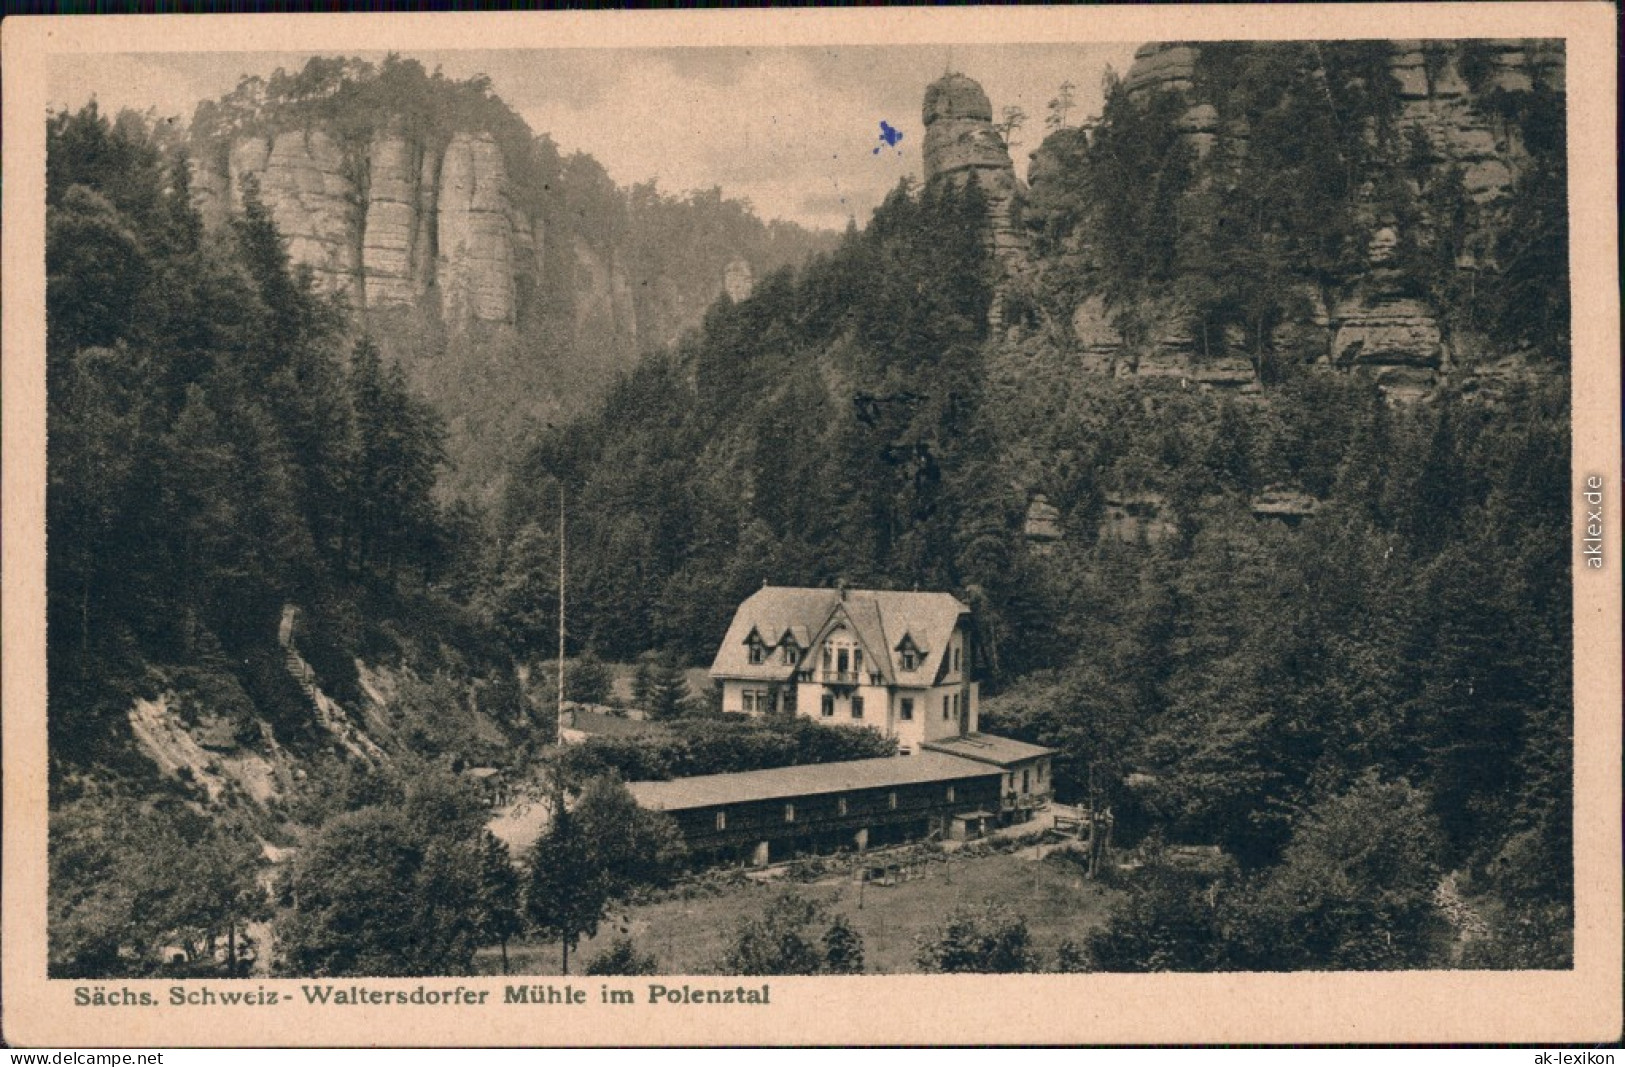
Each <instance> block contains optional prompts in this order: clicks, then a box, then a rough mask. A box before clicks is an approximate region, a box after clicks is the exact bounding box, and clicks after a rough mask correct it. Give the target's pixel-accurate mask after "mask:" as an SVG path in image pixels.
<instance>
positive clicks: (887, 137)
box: [871, 119, 903, 156]
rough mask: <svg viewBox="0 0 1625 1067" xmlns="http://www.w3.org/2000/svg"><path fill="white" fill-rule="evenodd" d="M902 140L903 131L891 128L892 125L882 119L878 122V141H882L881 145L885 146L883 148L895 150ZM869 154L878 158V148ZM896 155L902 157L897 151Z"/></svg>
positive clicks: (900, 152)
mask: <svg viewBox="0 0 1625 1067" xmlns="http://www.w3.org/2000/svg"><path fill="white" fill-rule="evenodd" d="M902 139H903V131H902V130H899V129H895V128H893V126H892V124H891V123H889V122H887V121H885V120H884V119H882V120H881V122H880V140H881V141H882V143H884V144H885V146H886V147H887V148H896V147H897V142H898V141H901V140H902ZM871 154H872V155H877V156H878V155H879V154H880V149H878V148H877V149H875V150H874V152H873V153H871ZM897 154H898V155H902V154H903V153H902V151H901V150H900V149H899V151H898V153H897Z"/></svg>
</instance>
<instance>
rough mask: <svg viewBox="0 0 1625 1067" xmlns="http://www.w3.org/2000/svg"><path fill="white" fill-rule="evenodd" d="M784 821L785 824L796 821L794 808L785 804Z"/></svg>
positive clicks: (792, 805)
mask: <svg viewBox="0 0 1625 1067" xmlns="http://www.w3.org/2000/svg"><path fill="white" fill-rule="evenodd" d="M784 821H785V822H795V821H796V806H795V805H794V804H786V805H785V806H784Z"/></svg>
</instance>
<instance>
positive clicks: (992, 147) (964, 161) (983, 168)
mask: <svg viewBox="0 0 1625 1067" xmlns="http://www.w3.org/2000/svg"><path fill="white" fill-rule="evenodd" d="M922 117H923V119H924V123H925V149H924V156H925V180H926V184H928V185H929V184H930V183H931V182H934V181H953V182H966V181H971V180H974V181H976V182H978V183H979V184H980V185H981V187H982V192H983V193H984V194H985V195H986V196H987V207H988V221H989V224H990V225H989V232H990V233H991V235H992V240H993V250H994V253H995V255H997V256H998V257H999V259H1000V261H1001V262H1003V263H1004V264H1005V266H1006V267H1007V268H1009V267H1019V266H1022V265H1024V264H1025V262H1026V253H1027V242H1026V238H1025V236H1024V235H1023V234H1022V233H1021V231H1020V230H1019V228H1018V227H1017V226H1016V224H1015V211H1014V206H1015V202H1016V199H1017V198H1018V197H1019V196H1020V195H1021V193H1022V189H1021V182H1020V181H1019V180H1018V179H1017V178H1016V168H1015V166H1014V165H1013V164H1012V163H1011V162H1010V152H1009V150H1008V149H1007V148H1006V146H1005V143H1004V138H1003V137H1002V136H1000V134H999V131H998V130H996V129H994V128H993V105H992V104H991V103H990V102H989V101H988V98H987V93H985V92H983V91H982V87H981V86H980V85H978V84H977V83H976V82H975V81H974V80H973V79H971V78H967V77H966V76H965V75H963V74H944V75H943V76H942V77H940V78H938V79H937V80H936V81H934V82H932V83H931V84H930V86H928V87H927V88H926V90H925V107H924V109H923V116H922Z"/></svg>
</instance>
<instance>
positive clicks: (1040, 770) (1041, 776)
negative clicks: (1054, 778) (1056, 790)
mask: <svg viewBox="0 0 1625 1067" xmlns="http://www.w3.org/2000/svg"><path fill="white" fill-rule="evenodd" d="M1036 777H1037V780H1038V781H1040V782H1042V781H1043V780H1044V765H1043V764H1042V763H1040V764H1039V765H1038V774H1037V776H1036Z"/></svg>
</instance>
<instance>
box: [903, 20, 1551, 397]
mask: <svg viewBox="0 0 1625 1067" xmlns="http://www.w3.org/2000/svg"><path fill="white" fill-rule="evenodd" d="M1210 47H1214V46H1207V45H1203V44H1193V43H1186V42H1163V43H1154V44H1147V45H1145V46H1143V47H1141V48H1140V49H1139V50H1138V51H1137V52H1136V53H1135V61H1134V64H1133V66H1132V68H1131V69H1130V70H1129V71H1128V73H1127V75H1126V76H1125V77H1124V79H1123V83H1122V88H1123V91H1124V92H1125V93H1126V95H1127V97H1128V98H1129V100H1131V101H1134V102H1137V103H1140V104H1142V105H1143V104H1147V103H1149V102H1150V101H1151V100H1152V99H1153V97H1156V98H1157V99H1165V98H1166V96H1170V95H1171V96H1172V97H1173V98H1174V99H1175V100H1176V101H1177V102H1178V104H1179V105H1180V106H1182V107H1183V110H1179V108H1178V107H1176V109H1175V112H1174V115H1175V118H1174V126H1175V130H1176V131H1177V133H1178V136H1179V138H1180V139H1181V140H1182V141H1183V142H1184V143H1185V144H1187V145H1188V146H1190V147H1191V149H1192V150H1193V154H1194V156H1195V158H1197V159H1198V160H1200V159H1202V158H1204V157H1207V156H1209V154H1210V153H1211V152H1212V151H1213V149H1214V148H1215V146H1216V145H1218V144H1219V143H1221V142H1223V143H1225V145H1226V147H1227V154H1226V155H1225V156H1224V157H1223V158H1224V159H1225V160H1226V161H1229V160H1242V159H1245V157H1246V156H1247V155H1248V153H1249V145H1250V138H1251V136H1252V135H1251V133H1250V132H1249V130H1248V129H1247V123H1246V118H1245V115H1243V114H1241V113H1240V112H1239V110H1238V106H1237V104H1236V102H1235V98H1234V97H1233V96H1226V95H1225V89H1224V87H1223V84H1222V72H1223V71H1224V70H1226V69H1228V67H1227V63H1229V62H1231V60H1232V59H1233V57H1230V58H1227V59H1226V60H1225V61H1224V62H1218V63H1215V64H1214V65H1212V66H1204V49H1207V48H1210ZM1223 47H1233V46H1223ZM1387 48H1388V57H1387V60H1386V66H1387V70H1388V72H1389V74H1390V75H1391V76H1392V81H1391V83H1388V84H1385V85H1382V86H1381V87H1379V90H1378V92H1377V94H1376V95H1377V96H1379V97H1383V98H1384V102H1383V104H1382V105H1381V106H1382V107H1384V108H1387V109H1388V110H1387V111H1386V112H1384V114H1385V116H1386V117H1385V119H1384V122H1385V123H1386V125H1385V126H1384V127H1383V129H1384V130H1385V133H1384V134H1382V135H1381V136H1382V138H1386V139H1381V138H1380V137H1379V133H1378V123H1377V121H1376V120H1375V119H1371V120H1369V121H1368V122H1367V124H1366V127H1365V130H1366V132H1365V138H1366V141H1367V144H1368V145H1369V146H1370V147H1371V148H1373V149H1375V150H1376V151H1378V152H1380V153H1387V155H1388V156H1389V157H1391V162H1392V165H1393V170H1394V174H1395V177H1396V179H1398V180H1401V181H1407V182H1409V183H1410V184H1409V186H1408V188H1409V189H1410V195H1411V196H1412V197H1413V198H1414V201H1413V202H1420V201H1421V192H1422V189H1423V188H1424V186H1425V185H1427V183H1429V182H1432V181H1434V178H1432V177H1428V178H1425V179H1424V178H1422V177H1420V175H1423V174H1431V175H1434V176H1437V177H1441V178H1442V177H1445V176H1448V175H1450V174H1451V173H1452V172H1454V173H1455V174H1459V175H1460V177H1461V180H1462V185H1463V186H1464V188H1465V194H1466V202H1467V204H1468V207H1469V209H1470V210H1472V211H1473V212H1475V214H1474V215H1473V218H1474V219H1475V220H1476V221H1475V222H1474V223H1473V225H1474V226H1479V227H1483V226H1492V227H1493V225H1495V218H1496V214H1495V212H1496V210H1497V208H1496V205H1497V202H1498V201H1500V200H1501V199H1502V198H1503V197H1505V196H1507V195H1508V194H1509V191H1510V190H1511V188H1512V186H1513V183H1514V182H1515V181H1516V180H1517V178H1518V175H1519V173H1520V171H1521V170H1522V169H1523V168H1525V167H1526V166H1528V164H1529V161H1530V158H1531V157H1530V154H1529V150H1528V148H1527V146H1525V145H1524V144H1523V141H1522V136H1523V134H1522V127H1521V125H1520V123H1519V122H1518V121H1514V120H1512V119H1511V118H1510V117H1509V116H1511V115H1513V114H1515V113H1516V107H1517V105H1516V103H1515V100H1514V98H1515V97H1516V95H1517V94H1520V93H1528V92H1529V91H1530V90H1532V89H1537V88H1545V89H1551V90H1556V91H1561V89H1562V86H1563V53H1562V46H1561V43H1560V42H1547V41H1472V42H1424V41H1394V42H1391V43H1389V44H1388V45H1387ZM1305 56H1307V57H1309V59H1310V61H1311V62H1313V61H1314V60H1313V54H1312V53H1305V52H1302V51H1301V50H1300V53H1299V58H1300V59H1302V58H1304V57H1305ZM1317 76H1318V77H1319V78H1321V79H1322V85H1323V86H1325V82H1324V79H1325V78H1326V73H1325V71H1324V70H1321V71H1320V72H1319V74H1318V75H1317ZM944 81H945V82H946V81H947V79H945V80H944ZM939 84H943V83H939ZM972 84H974V83H972ZM947 89H951V90H953V91H951V92H950V91H947ZM947 89H945V91H944V94H943V98H944V99H945V100H947V101H949V104H948V105H947V106H946V107H945V106H944V105H939V107H938V110H946V111H948V112H950V113H952V114H953V115H955V116H959V115H961V114H963V115H967V116H979V115H981V114H983V113H984V112H985V108H980V106H979V105H980V103H981V101H980V100H979V99H977V98H976V97H975V96H974V95H973V94H970V93H969V92H968V91H967V90H965V89H964V88H963V87H960V86H958V85H957V84H955V85H953V86H948V87H947ZM1322 91H1324V92H1325V93H1327V94H1328V96H1329V95H1330V93H1331V89H1330V87H1325V88H1323V90H1322ZM1159 94H1161V95H1159ZM1384 94H1386V96H1384ZM1356 99H1358V97H1356ZM930 104H931V100H930V98H928V107H927V117H928V118H930V116H931V110H932V109H931V106H930ZM1227 108H1228V109H1229V110H1228V111H1227V110H1226V109H1227ZM1232 112H1234V113H1232ZM955 121H956V122H958V123H960V124H962V125H965V124H967V123H969V122H970V119H969V118H956V119H955ZM966 128H967V129H969V128H970V127H969V126H966ZM928 136H929V130H928ZM1531 136H1532V135H1531ZM1090 137H1091V135H1090V134H1089V133H1088V132H1087V130H1079V131H1071V130H1069V131H1063V132H1062V133H1060V134H1056V135H1054V136H1052V137H1051V138H1050V139H1049V140H1048V141H1046V143H1045V145H1044V147H1042V148H1041V149H1040V150H1039V151H1038V152H1037V153H1035V154H1034V157H1033V165H1032V168H1031V171H1030V174H1031V179H1032V182H1033V189H1034V202H1035V205H1036V206H1037V210H1036V211H1035V212H1034V213H1033V214H1032V217H1031V218H1030V220H1029V222H1030V224H1031V225H1033V226H1034V227H1037V228H1040V230H1042V231H1044V232H1046V233H1047V234H1049V235H1051V237H1050V246H1051V247H1050V249H1049V251H1048V252H1047V259H1046V263H1045V265H1044V266H1045V269H1051V270H1059V271H1060V272H1061V273H1064V274H1069V275H1071V276H1073V277H1079V276H1082V277H1087V276H1088V274H1089V271H1090V261H1091V260H1090V255H1091V250H1090V248H1089V247H1088V240H1089V239H1088V237H1087V235H1086V233H1085V229H1084V228H1081V227H1080V228H1079V229H1078V230H1076V231H1074V232H1073V233H1072V234H1070V235H1062V236H1061V237H1060V238H1058V239H1057V238H1055V237H1054V236H1053V235H1054V233H1055V221H1056V220H1055V218H1053V217H1050V216H1052V215H1053V214H1054V211H1055V208H1054V205H1055V204H1056V203H1062V204H1064V203H1065V198H1064V194H1063V195H1062V196H1061V197H1060V198H1055V197H1051V198H1049V199H1047V200H1046V199H1045V196H1044V194H1045V193H1046V192H1047V190H1048V189H1049V188H1051V187H1052V183H1053V187H1054V188H1056V189H1065V188H1069V187H1070V183H1069V182H1068V180H1067V178H1066V177H1065V175H1064V174H1063V172H1064V171H1065V170H1066V168H1068V167H1072V168H1076V167H1078V166H1081V165H1084V161H1085V160H1086V159H1087V158H1088V156H1087V150H1088V143H1089V139H1090ZM966 141H967V138H966V137H956V138H955V139H954V140H953V144H954V145H959V144H961V143H965V142H966ZM969 143H971V144H972V146H973V147H974V145H975V142H974V141H970V142H969ZM949 158H952V159H953V160H954V161H956V162H957V164H958V165H959V166H961V167H964V168H972V167H991V166H992V165H993V161H992V159H991V155H990V154H989V153H986V152H983V153H982V154H977V153H976V152H974V151H968V150H965V151H961V152H960V153H959V155H958V156H956V157H955V156H950V157H949ZM939 165H940V164H939ZM1226 165H1230V164H1228V162H1227V164H1226ZM1418 166H1420V167H1423V168H1431V170H1425V171H1418V170H1417V167H1418ZM1193 180H1194V181H1196V182H1199V183H1201V182H1217V183H1218V185H1219V187H1220V188H1222V186H1223V182H1224V178H1223V170H1222V168H1221V169H1219V170H1213V169H1207V170H1198V171H1197V172H1196V177H1195V178H1194V179H1193ZM1383 196H1392V194H1391V193H1383V194H1381V195H1379V193H1378V192H1377V191H1376V190H1374V189H1372V188H1370V187H1369V186H1367V187H1365V188H1363V189H1362V190H1361V191H1360V193H1359V197H1360V201H1359V204H1358V205H1356V212H1357V217H1359V219H1360V223H1361V224H1362V225H1364V226H1366V227H1369V229H1368V230H1367V231H1366V232H1367V233H1368V234H1369V244H1368V246H1367V248H1366V254H1365V267H1364V269H1363V270H1361V269H1359V268H1358V267H1356V268H1354V269H1352V271H1349V272H1348V273H1346V274H1345V275H1344V277H1343V278H1341V279H1339V280H1337V281H1335V282H1328V281H1327V280H1325V278H1324V276H1322V277H1321V278H1320V279H1318V280H1317V281H1315V282H1313V283H1311V282H1309V281H1308V280H1307V279H1308V277H1309V275H1308V274H1307V272H1306V274H1305V277H1304V279H1303V281H1302V284H1301V285H1299V284H1298V283H1293V284H1295V285H1298V288H1299V289H1301V293H1298V294H1296V295H1294V297H1293V298H1292V299H1291V300H1289V301H1288V302H1287V303H1288V305H1289V307H1290V308H1291V310H1290V311H1289V312H1288V313H1287V315H1286V318H1285V320H1284V321H1282V322H1280V323H1279V324H1278V325H1277V326H1276V327H1275V329H1274V332H1273V334H1272V335H1271V336H1270V337H1269V339H1268V341H1269V344H1268V348H1269V349H1270V350H1271V351H1272V353H1273V356H1274V358H1277V359H1288V360H1292V361H1296V362H1308V363H1315V364H1321V365H1324V366H1326V367H1328V368H1334V369H1342V370H1352V369H1358V370H1360V371H1361V372H1363V373H1365V374H1368V375H1369V376H1370V377H1372V378H1373V379H1374V380H1375V381H1376V382H1378V383H1379V384H1380V385H1381V386H1382V388H1383V389H1384V391H1385V392H1386V393H1387V394H1388V395H1389V396H1390V397H1393V398H1395V399H1416V398H1419V397H1423V396H1425V395H1427V394H1429V393H1430V392H1432V391H1433V390H1434V389H1436V388H1437V387H1438V386H1439V385H1440V384H1441V382H1442V381H1443V380H1444V379H1445V378H1447V377H1450V376H1452V375H1454V376H1455V377H1456V378H1458V379H1460V378H1462V377H1463V375H1464V373H1465V368H1464V365H1463V364H1462V357H1461V353H1462V352H1463V351H1464V350H1465V349H1466V348H1467V346H1468V344H1470V342H1464V341H1462V340H1458V339H1453V338H1452V337H1451V336H1450V331H1449V330H1448V329H1447V328H1446V326H1445V324H1444V322H1443V317H1442V312H1441V311H1440V309H1439V308H1436V307H1433V306H1431V305H1430V303H1429V299H1428V297H1427V296H1426V295H1424V294H1425V292H1426V287H1425V286H1421V285H1419V284H1418V283H1417V280H1416V278H1414V277H1409V276H1407V275H1406V273H1405V269H1406V268H1405V265H1404V263H1402V260H1404V257H1405V253H1406V251H1407V250H1412V251H1414V250H1415V249H1417V248H1419V247H1420V248H1424V249H1425V248H1428V247H1429V243H1430V242H1431V241H1432V240H1433V239H1434V238H1433V236H1432V235H1431V233H1430V230H1429V228H1430V227H1433V226H1434V225H1436V220H1434V219H1433V218H1432V217H1431V216H1430V215H1429V214H1428V211H1429V210H1432V209H1425V210H1422V211H1420V212H1419V211H1417V210H1416V209H1415V208H1410V209H1407V210H1403V211H1401V210H1397V209H1394V208H1392V207H1383V206H1381V205H1382V204H1384V203H1386V201H1384V200H1383V199H1382V197H1383ZM1044 212H1048V213H1049V214H1048V215H1046V214H1043V213H1044ZM1401 219H1403V222H1401V221H1400V220H1401ZM1097 224H1098V223H1097ZM1407 227H1408V228H1409V229H1408V230H1407V229H1406V228H1407ZM1035 232H1038V231H1035ZM1486 233H1487V231H1486V232H1484V233H1481V232H1476V231H1475V234H1474V235H1472V236H1470V237H1469V238H1467V239H1466V240H1465V241H1464V242H1463V247H1462V251H1461V253H1460V255H1459V257H1458V266H1459V267H1460V268H1462V269H1470V270H1479V269H1485V268H1486V266H1488V267H1493V264H1487V263H1486V262H1485V261H1484V256H1485V255H1486V254H1487V253H1486V252H1485V251H1484V249H1485V248H1487V247H1493V240H1492V239H1491V237H1490V236H1486ZM1411 262H1412V263H1414V262H1415V261H1414V259H1413V260H1412V261H1411ZM1080 288H1081V289H1082V292H1081V294H1080V296H1079V298H1078V303H1077V304H1076V305H1075V306H1074V307H1073V309H1072V311H1071V313H1070V316H1069V322H1068V325H1069V326H1070V334H1071V337H1070V342H1071V343H1070V346H1069V347H1070V355H1071V359H1072V360H1073V365H1074V366H1075V367H1076V368H1077V369H1078V370H1080V371H1082V372H1084V373H1090V374H1100V375H1111V376H1118V377H1149V378H1169V379H1178V380H1179V381H1180V382H1181V383H1182V384H1185V385H1195V386H1197V387H1203V388H1215V389H1226V390H1235V391H1244V392H1252V391H1256V390H1257V389H1258V388H1259V384H1258V371H1257V368H1256V367H1255V366H1254V365H1253V363H1254V361H1253V359H1252V358H1250V357H1249V356H1248V355H1247V353H1250V352H1252V351H1253V350H1254V349H1255V348H1256V347H1257V346H1256V344H1249V343H1248V339H1247V338H1244V337H1239V336H1220V337H1214V336H1207V335H1204V336H1193V330H1196V329H1199V327H1197V326H1193V319H1194V318H1195V316H1193V315H1192V314H1191V313H1190V312H1189V311H1188V309H1183V308H1181V307H1179V306H1177V305H1175V304H1172V303H1170V301H1169V300H1168V299H1167V298H1166V297H1160V296H1152V295H1149V294H1148V295H1147V297H1146V298H1144V299H1142V300H1139V301H1136V302H1133V303H1132V305H1131V306H1125V307H1109V306H1108V305H1107V304H1106V302H1105V301H1104V300H1103V299H1102V297H1101V296H1100V295H1098V294H1097V293H1092V292H1090V289H1089V286H1088V285H1084V286H1082V287H1080ZM1172 288H1173V290H1174V291H1178V287H1177V286H1174V287H1172ZM1164 291H1165V292H1166V291H1167V289H1166V288H1165V289H1164ZM1125 315H1126V319H1125ZM1120 320H1122V321H1127V320H1132V321H1133V322H1134V323H1135V324H1136V333H1135V336H1136V338H1137V340H1136V342H1135V343H1134V344H1129V343H1127V342H1126V341H1125V339H1124V337H1123V336H1121V335H1120V333H1119V331H1118V329H1117V328H1116V323H1117V322H1118V321H1120ZM1231 332H1232V333H1234V332H1235V331H1234V330H1232V331H1231ZM1254 340H1256V339H1254ZM1456 384H1457V385H1462V384H1463V382H1462V381H1457V382H1456Z"/></svg>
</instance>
